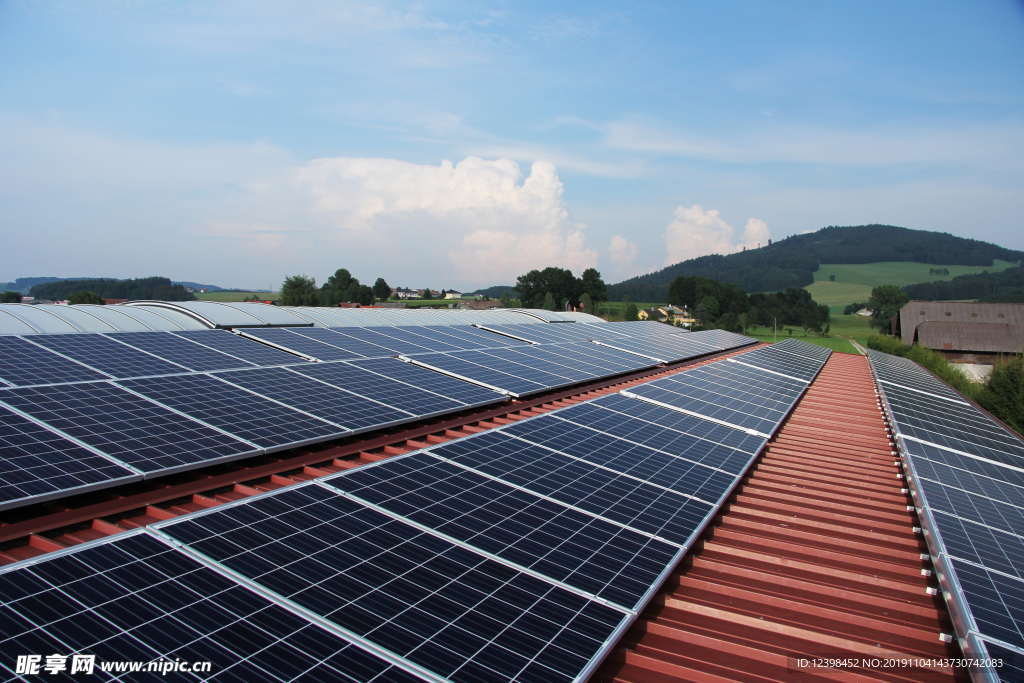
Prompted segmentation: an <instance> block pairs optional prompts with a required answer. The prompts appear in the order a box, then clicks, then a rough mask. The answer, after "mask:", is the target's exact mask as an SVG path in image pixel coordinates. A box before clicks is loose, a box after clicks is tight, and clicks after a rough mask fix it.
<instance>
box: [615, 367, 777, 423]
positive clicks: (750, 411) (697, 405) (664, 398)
mask: <svg viewBox="0 0 1024 683" xmlns="http://www.w3.org/2000/svg"><path fill="white" fill-rule="evenodd" d="M698 394H699V395H698ZM624 395H626V396H631V397H637V398H641V399H645V400H649V401H655V402H657V403H660V404H663V405H665V406H668V407H671V408H677V409H680V410H685V411H688V412H690V413H693V414H696V415H699V416H703V417H706V418H710V419H713V420H719V421H721V422H724V423H726V424H729V425H732V426H735V427H737V428H740V429H753V430H755V431H757V432H758V433H760V434H763V435H770V434H771V433H772V432H773V431H775V426H776V425H777V424H778V423H779V421H781V419H782V418H781V413H779V412H777V411H770V410H767V409H765V408H759V407H756V406H750V405H749V404H748V405H745V406H744V407H743V410H737V409H735V408H733V407H732V405H733V401H732V400H730V399H728V398H725V397H718V396H716V395H714V394H711V395H709V394H707V393H706V392H697V391H692V390H690V388H689V387H685V386H683V385H680V384H677V383H675V382H668V381H665V380H655V381H653V382H648V383H646V384H641V385H638V386H635V387H631V388H630V389H629V391H628V392H625V393H624Z"/></svg>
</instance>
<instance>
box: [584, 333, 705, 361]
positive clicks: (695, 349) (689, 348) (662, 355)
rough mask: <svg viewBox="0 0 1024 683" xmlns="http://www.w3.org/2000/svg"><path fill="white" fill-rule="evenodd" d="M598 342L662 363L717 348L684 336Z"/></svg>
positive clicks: (701, 354)
mask: <svg viewBox="0 0 1024 683" xmlns="http://www.w3.org/2000/svg"><path fill="white" fill-rule="evenodd" d="M600 344H603V345H606V346H608V347H609V348H613V349H619V350H621V351H628V352H630V353H634V354H639V355H642V356H647V357H650V358H656V359H658V360H659V361H661V362H664V363H671V362H674V361H679V360H687V359H689V358H697V357H699V356H703V355H706V354H709V353H715V352H716V351H717V350H718V349H717V348H716V347H712V346H709V345H706V344H701V343H699V342H696V341H690V340H688V339H686V338H685V337H681V338H680V340H678V341H677V340H668V341H666V340H660V339H626V340H622V341H620V340H617V339H616V340H607V341H602V342H600Z"/></svg>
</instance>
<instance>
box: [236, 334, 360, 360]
mask: <svg viewBox="0 0 1024 683" xmlns="http://www.w3.org/2000/svg"><path fill="white" fill-rule="evenodd" d="M245 336H247V337H255V338H256V339H259V340H262V341H265V342H267V343H268V344H273V345H275V346H280V347H282V348H285V349H288V350H289V351H291V352H293V353H295V354H301V355H303V356H309V357H311V358H317V359H319V360H327V361H330V360H346V359H349V358H360V357H361V356H359V355H358V354H356V353H353V352H351V351H346V350H344V349H341V348H338V347H337V346H331V345H328V344H323V343H321V342H319V341H317V340H315V339H310V338H309V337H307V336H305V335H302V334H296V333H294V332H292V331H291V330H290V329H282V328H276V329H254V330H246V331H245Z"/></svg>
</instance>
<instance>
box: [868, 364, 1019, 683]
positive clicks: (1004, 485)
mask: <svg viewBox="0 0 1024 683" xmlns="http://www.w3.org/2000/svg"><path fill="white" fill-rule="evenodd" d="M868 355H869V357H870V359H871V364H872V368H873V370H874V372H875V377H876V379H877V380H878V387H879V389H880V390H881V393H882V397H883V399H884V402H885V407H886V411H887V413H888V415H889V416H890V419H891V421H892V424H893V426H894V427H895V432H896V436H897V443H898V445H899V448H900V452H901V453H902V455H903V458H904V462H905V465H906V470H907V473H908V480H909V481H910V483H911V486H912V493H913V494H914V501H915V505H916V506H917V509H918V512H919V514H920V515H921V518H922V521H923V524H924V526H925V527H926V530H927V531H926V538H927V539H928V544H929V549H930V550H931V553H932V557H933V561H934V564H935V567H936V572H937V574H938V577H939V582H940V585H942V587H943V589H944V595H945V596H946V600H947V603H948V604H949V605H950V611H951V612H952V614H953V623H954V626H955V627H956V629H957V633H958V635H959V636H960V638H961V644H962V646H963V649H964V650H965V653H966V655H967V656H969V657H975V658H981V659H987V658H989V657H998V656H1000V655H998V654H996V653H1004V654H1005V653H1013V656H1014V657H1016V658H1017V660H1016V661H1018V662H1020V661H1024V570H1022V565H1021V558H1024V439H1021V438H1020V436H1019V435H1017V434H1015V433H1013V432H1011V431H1010V430H1009V429H1007V428H1005V427H1004V426H1003V425H1001V424H1000V423H998V422H996V421H995V420H994V419H992V418H991V417H989V416H988V415H987V414H986V413H984V412H983V411H982V410H980V409H979V408H977V407H975V406H974V405H973V404H971V403H969V402H967V401H966V400H964V399H963V398H962V397H961V396H960V395H959V394H957V393H956V392H955V391H953V390H952V389H951V388H949V387H948V386H946V385H945V384H943V383H942V382H940V381H939V380H938V379H937V378H935V377H934V376H933V375H931V374H930V373H928V372H927V371H926V370H924V369H922V368H920V367H919V366H917V365H916V364H914V363H913V362H911V361H909V360H907V359H905V358H900V357H897V356H891V355H889V354H884V353H880V352H877V351H870V352H869V354H868ZM1012 671H1013V667H1010V668H1007V669H994V670H992V671H990V672H989V674H990V678H991V679H992V680H995V679H996V678H1002V679H1003V680H1016V679H1015V678H1014V677H1013V673H1012Z"/></svg>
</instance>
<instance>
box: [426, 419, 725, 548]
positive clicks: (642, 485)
mask: <svg viewBox="0 0 1024 683" xmlns="http://www.w3.org/2000/svg"><path fill="white" fill-rule="evenodd" d="M430 452H431V454H432V455H434V456H436V457H440V458H444V459H446V460H450V461H451V462H454V463H456V464H459V465H464V466H466V467H471V468H473V469H475V470H477V471H479V472H483V473H485V474H489V475H491V476H494V477H497V478H499V479H502V480H503V481H507V482H509V483H512V484H515V485H516V486H521V487H523V488H525V489H527V490H529V491H533V492H535V493H539V494H541V495H544V496H548V497H551V498H554V499H555V500H557V501H559V502H561V503H564V504H566V505H572V506H575V507H577V508H579V509H581V510H583V511H585V512H589V513H591V514H595V515H598V516H601V517H604V518H605V519H609V520H611V521H613V522H617V523H619V524H623V525H625V526H628V527H631V528H633V529H636V530H638V531H642V532H644V533H648V534H652V535H655V536H659V537H661V538H664V539H666V540H668V541H671V542H673V543H677V544H680V545H682V544H685V543H686V541H687V539H688V538H689V537H690V535H691V534H692V533H693V531H694V530H695V529H697V527H698V526H700V524H701V523H702V522H703V521H704V518H705V517H706V516H707V515H708V513H709V512H710V511H711V510H712V506H711V505H708V504H707V503H703V502H700V501H698V500H695V499H693V498H687V497H685V496H682V495H680V494H678V493H675V492H673V491H666V490H664V489H662V488H659V487H656V486H652V485H650V484H648V483H646V482H642V481H637V480H635V479H631V478H629V477H625V476H623V475H621V474H616V473H614V472H609V471H607V470H603V469H601V468H598V467H595V466H594V465H590V464H587V463H583V462H580V461H579V460H574V459H572V458H568V457H566V456H564V455H561V454H559V453H553V452H551V451H549V450H547V449H544V448H541V447H539V446H535V445H532V444H529V443H526V442H524V441H521V440H519V439H515V438H512V437H510V436H506V435H504V434H502V433H500V432H487V433H484V434H480V435H479V436H474V437H472V438H469V439H462V440H460V441H456V442H452V443H449V444H445V445H443V446H438V447H436V448H434V449H432V450H431V451H430Z"/></svg>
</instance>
